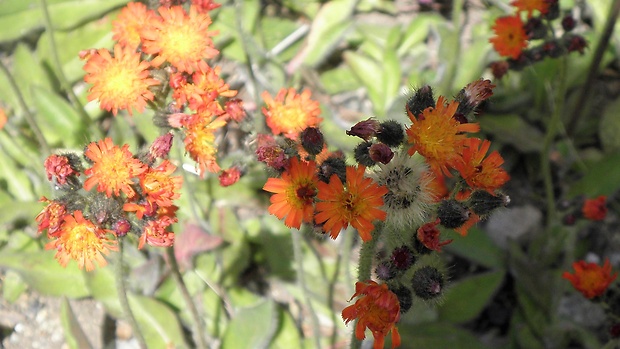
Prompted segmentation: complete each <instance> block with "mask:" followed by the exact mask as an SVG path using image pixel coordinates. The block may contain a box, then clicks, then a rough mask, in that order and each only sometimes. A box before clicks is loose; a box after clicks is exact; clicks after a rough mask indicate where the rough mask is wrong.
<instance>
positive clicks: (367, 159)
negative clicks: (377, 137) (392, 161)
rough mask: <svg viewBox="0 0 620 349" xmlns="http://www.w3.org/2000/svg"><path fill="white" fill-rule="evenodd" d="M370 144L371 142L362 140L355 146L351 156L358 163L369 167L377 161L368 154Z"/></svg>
mask: <svg viewBox="0 0 620 349" xmlns="http://www.w3.org/2000/svg"><path fill="white" fill-rule="evenodd" d="M372 145H373V144H372V143H371V142H362V143H360V144H358V145H357V147H355V149H354V150H353V156H354V158H355V161H357V163H358V164H360V165H364V166H366V167H371V166H373V165H374V164H376V163H377V161H376V160H374V159H373V158H372V157H371V156H370V147H371V146H372Z"/></svg>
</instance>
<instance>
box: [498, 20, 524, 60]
mask: <svg viewBox="0 0 620 349" xmlns="http://www.w3.org/2000/svg"><path fill="white" fill-rule="evenodd" d="M493 31H494V32H495V36H494V37H492V38H491V39H489V42H491V43H492V44H493V48H494V49H495V51H497V53H499V54H500V55H501V56H504V57H510V58H512V59H517V58H519V55H521V52H522V51H523V49H524V48H526V47H527V33H526V32H525V29H524V28H523V21H521V17H520V16H519V15H515V16H505V17H500V18H498V19H496V20H495V25H494V26H493Z"/></svg>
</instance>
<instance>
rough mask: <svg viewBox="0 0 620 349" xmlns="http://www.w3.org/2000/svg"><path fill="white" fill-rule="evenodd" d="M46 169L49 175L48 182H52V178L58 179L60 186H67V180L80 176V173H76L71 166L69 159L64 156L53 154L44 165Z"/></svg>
mask: <svg viewBox="0 0 620 349" xmlns="http://www.w3.org/2000/svg"><path fill="white" fill-rule="evenodd" d="M43 166H44V167H45V173H46V174H47V180H48V181H51V180H52V177H56V180H57V181H58V184H60V185H64V184H67V178H68V177H70V176H79V175H80V173H79V172H76V171H75V170H74V169H73V167H71V164H70V163H69V158H67V157H66V156H62V155H56V154H52V155H50V156H48V157H47V159H45V162H44V163H43Z"/></svg>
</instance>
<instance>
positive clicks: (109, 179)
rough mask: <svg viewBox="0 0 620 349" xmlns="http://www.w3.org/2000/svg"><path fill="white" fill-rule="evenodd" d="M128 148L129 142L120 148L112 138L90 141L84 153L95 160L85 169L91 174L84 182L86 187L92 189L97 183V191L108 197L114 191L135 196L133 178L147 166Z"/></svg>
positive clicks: (86, 173) (116, 193) (88, 174)
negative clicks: (91, 165)
mask: <svg viewBox="0 0 620 349" xmlns="http://www.w3.org/2000/svg"><path fill="white" fill-rule="evenodd" d="M128 148H129V145H127V144H125V145H123V147H122V148H119V147H118V146H116V145H114V143H113V142H112V139H111V138H106V139H104V140H100V141H98V142H93V143H90V144H89V145H88V147H87V148H86V151H85V152H84V155H85V156H86V157H88V158H89V159H91V160H92V161H93V167H91V168H89V169H86V170H85V171H84V174H85V175H87V176H90V177H89V178H88V179H86V181H85V182H84V189H86V190H91V189H92V188H93V187H94V186H95V185H96V186H97V191H99V192H105V193H106V195H107V196H108V197H110V196H112V193H114V195H119V194H120V192H121V191H122V192H123V193H125V195H127V196H128V197H130V198H131V197H133V196H134V195H135V194H136V192H135V191H134V189H133V188H132V187H131V186H132V184H133V178H134V177H137V176H139V175H141V174H142V173H144V172H145V171H146V169H147V167H146V165H144V164H143V163H141V162H140V160H138V159H135V158H134V157H133V155H132V154H131V152H130V151H129V149H128Z"/></svg>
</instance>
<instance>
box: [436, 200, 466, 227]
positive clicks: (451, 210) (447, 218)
mask: <svg viewBox="0 0 620 349" xmlns="http://www.w3.org/2000/svg"><path fill="white" fill-rule="evenodd" d="M469 216H470V213H469V210H468V209H467V207H465V205H463V204H462V203H460V202H458V201H456V200H454V199H449V200H442V201H441V203H440V204H439V207H438V208H437V218H439V220H440V221H441V225H443V226H444V227H446V228H449V229H456V228H458V227H460V226H462V225H463V224H465V222H467V220H468V219H469Z"/></svg>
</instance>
